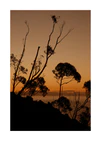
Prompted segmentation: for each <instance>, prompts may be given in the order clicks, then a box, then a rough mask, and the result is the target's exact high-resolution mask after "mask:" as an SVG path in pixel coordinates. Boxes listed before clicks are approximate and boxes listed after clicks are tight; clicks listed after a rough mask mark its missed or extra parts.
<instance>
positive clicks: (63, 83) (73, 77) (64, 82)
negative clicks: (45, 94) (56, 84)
mask: <svg viewBox="0 0 101 141" xmlns="http://www.w3.org/2000/svg"><path fill="white" fill-rule="evenodd" d="M73 79H74V77H73V78H72V79H71V80H69V81H68V82H64V83H62V85H64V84H68V83H69V82H71V81H72V80H73Z"/></svg>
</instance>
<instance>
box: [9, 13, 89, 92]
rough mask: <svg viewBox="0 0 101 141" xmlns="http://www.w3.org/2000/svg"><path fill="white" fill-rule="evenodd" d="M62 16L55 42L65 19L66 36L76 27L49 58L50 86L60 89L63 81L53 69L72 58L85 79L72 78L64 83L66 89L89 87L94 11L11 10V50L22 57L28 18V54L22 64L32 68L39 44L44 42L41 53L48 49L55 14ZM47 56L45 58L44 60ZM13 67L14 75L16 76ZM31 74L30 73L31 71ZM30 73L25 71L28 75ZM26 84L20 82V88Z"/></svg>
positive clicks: (75, 89)
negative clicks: (91, 17)
mask: <svg viewBox="0 0 101 141" xmlns="http://www.w3.org/2000/svg"><path fill="white" fill-rule="evenodd" d="M52 15H56V16H60V19H59V21H58V23H57V25H56V29H55V31H54V34H53V36H52V41H51V46H53V45H54V43H55V39H56V37H57V36H58V33H59V28H60V26H61V24H62V23H63V21H65V26H64V30H63V36H64V35H65V34H66V33H67V32H68V31H69V29H71V28H73V30H72V31H71V33H70V34H69V35H68V36H67V37H66V38H65V39H64V40H63V41H62V42H61V43H60V44H59V45H58V46H57V48H56V50H55V54H54V55H52V56H51V57H50V59H49V62H48V65H47V67H46V69H45V71H44V72H43V74H42V76H44V78H45V81H46V86H47V87H48V88H49V89H50V91H58V89H59V85H58V83H57V82H56V79H55V78H54V74H53V73H52V70H53V69H54V68H55V66H56V65H57V64H58V63H60V62H62V63H64V62H68V63H70V64H72V65H73V66H75V68H76V69H77V71H78V72H79V73H80V74H81V82H80V83H77V82H76V81H72V82H70V83H68V84H67V85H64V87H63V90H74V91H80V92H81V91H85V90H84V89H83V84H84V82H85V81H88V80H90V79H91V78H90V11H86V10H85V11H83V10H82V11H75V10H73V11H68V10H67V11H11V53H14V54H15V56H16V57H17V58H19V57H20V55H21V52H22V49H23V38H24V36H25V34H26V30H27V29H26V25H25V23H24V22H25V21H26V20H27V22H28V24H29V28H30V32H29V35H28V38H27V43H26V50H25V55H24V58H23V61H22V65H23V66H24V67H25V68H27V69H28V70H29V72H30V70H31V63H32V62H33V60H34V58H35V54H36V51H37V47H38V46H40V52H39V58H40V55H43V56H45V54H44V50H45V48H46V46H47V41H48V37H49V34H50V32H51V30H52V19H51V16H52ZM44 61H45V58H44V57H43V58H42V64H44ZM13 73H14V71H13V69H12V68H11V79H12V76H13ZM28 74H29V73H28ZM28 74H27V75H25V76H26V77H28ZM21 86H22V85H20V84H19V86H18V87H17V89H16V90H19V89H20V88H21ZM11 90H12V85H11Z"/></svg>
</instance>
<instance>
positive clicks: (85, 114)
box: [79, 106, 91, 126]
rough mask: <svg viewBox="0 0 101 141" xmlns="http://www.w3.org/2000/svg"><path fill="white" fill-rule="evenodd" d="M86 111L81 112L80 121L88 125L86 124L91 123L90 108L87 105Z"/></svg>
mask: <svg viewBox="0 0 101 141" xmlns="http://www.w3.org/2000/svg"><path fill="white" fill-rule="evenodd" d="M84 109H85V110H84V111H83V112H81V114H80V115H79V121H80V122H81V123H82V124H84V125H86V126H89V125H90V117H91V116H90V108H89V107H87V106H85V107H84Z"/></svg>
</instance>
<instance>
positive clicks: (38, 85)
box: [24, 77, 49, 96]
mask: <svg viewBox="0 0 101 141" xmlns="http://www.w3.org/2000/svg"><path fill="white" fill-rule="evenodd" d="M24 91H25V92H27V93H28V94H29V96H33V95H36V94H37V93H39V92H40V93H42V95H43V96H46V94H47V92H48V91H49V89H48V87H47V86H46V85H45V80H44V78H43V77H38V78H37V79H36V80H30V81H29V83H28V85H27V87H26V88H25V90H24Z"/></svg>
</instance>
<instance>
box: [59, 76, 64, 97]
mask: <svg viewBox="0 0 101 141" xmlns="http://www.w3.org/2000/svg"><path fill="white" fill-rule="evenodd" d="M62 79H63V78H61V80H60V90H59V98H60V97H61V88H62Z"/></svg>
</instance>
